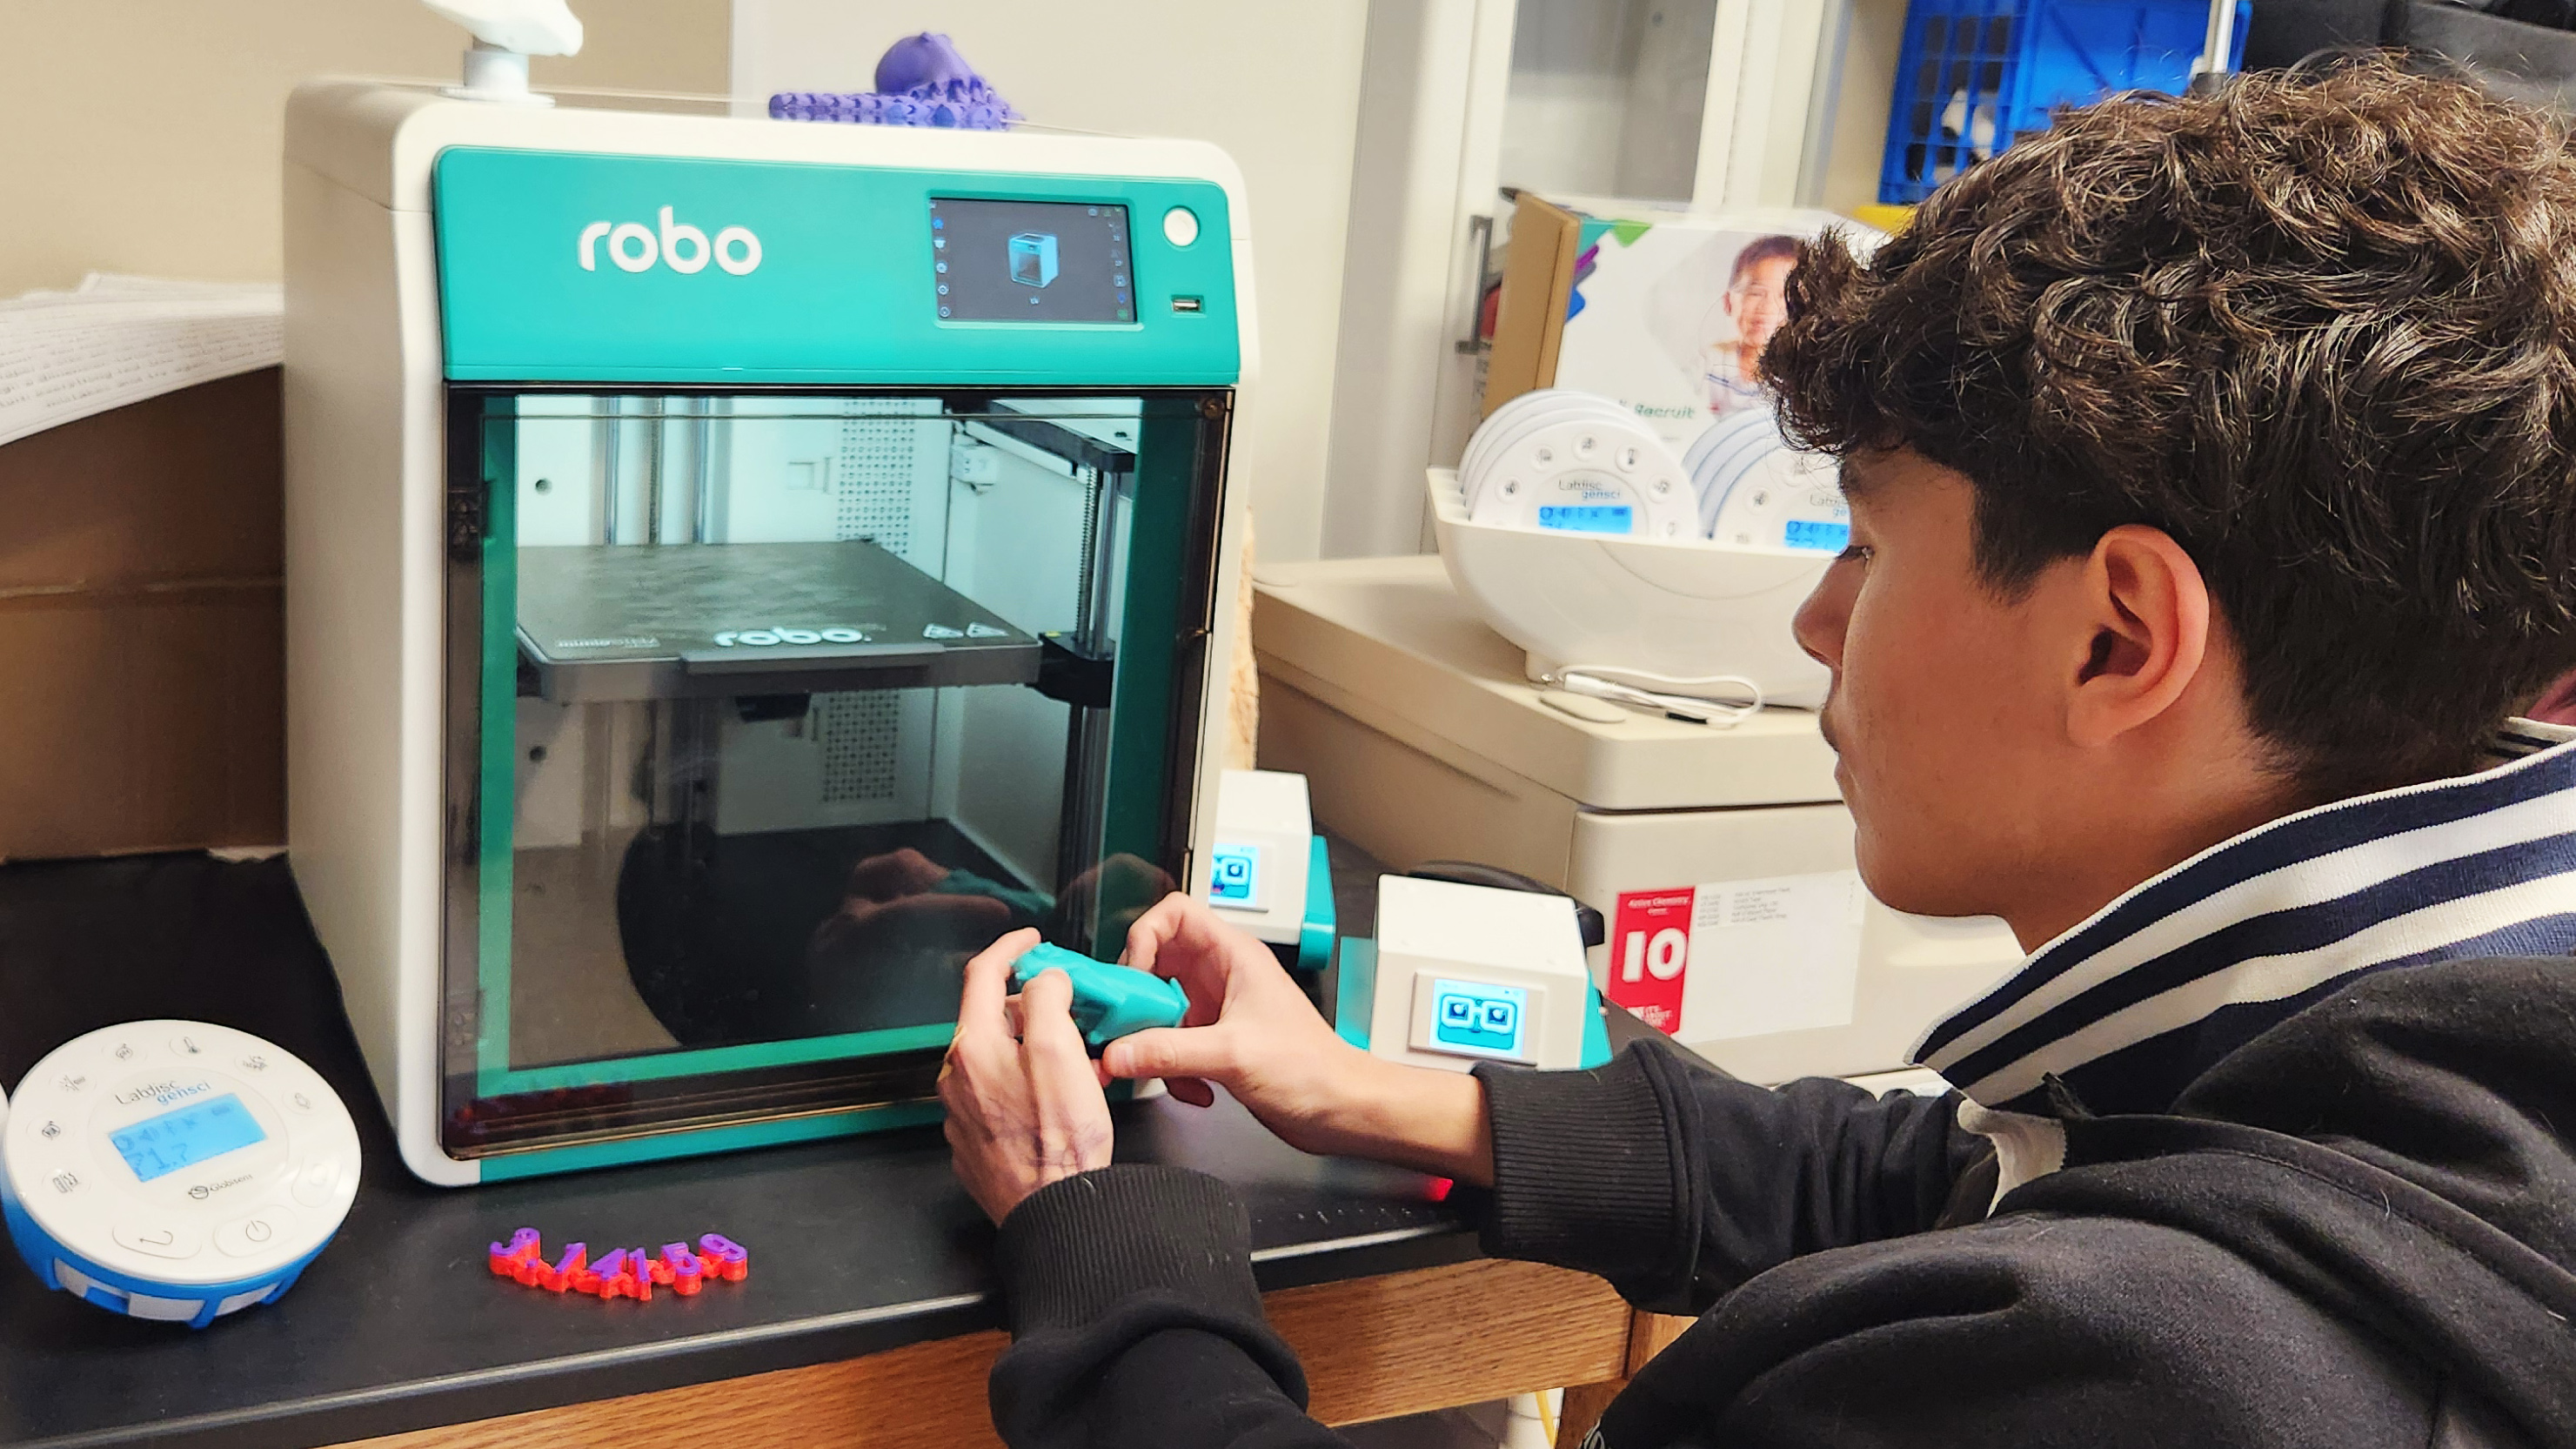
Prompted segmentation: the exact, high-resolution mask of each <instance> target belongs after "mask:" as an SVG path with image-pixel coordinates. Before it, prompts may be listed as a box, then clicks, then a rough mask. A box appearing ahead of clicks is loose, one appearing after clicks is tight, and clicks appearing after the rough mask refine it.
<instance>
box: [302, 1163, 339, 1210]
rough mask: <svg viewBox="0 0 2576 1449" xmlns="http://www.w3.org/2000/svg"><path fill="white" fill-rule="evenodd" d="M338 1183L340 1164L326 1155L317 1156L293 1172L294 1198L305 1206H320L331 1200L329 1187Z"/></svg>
mask: <svg viewBox="0 0 2576 1449" xmlns="http://www.w3.org/2000/svg"><path fill="white" fill-rule="evenodd" d="M339 1185H340V1164H339V1163H337V1162H334V1161H332V1160H331V1159H330V1158H328V1157H317V1158H315V1159H313V1160H312V1161H311V1162H308V1163H306V1164H304V1170H303V1171H302V1172H299V1173H297V1174H295V1200H296V1201H297V1202H300V1203H302V1204H304V1205H305V1206H306V1207H320V1206H322V1204H324V1203H326V1202H329V1201H330V1200H331V1189H333V1188H335V1187H338V1186H339Z"/></svg>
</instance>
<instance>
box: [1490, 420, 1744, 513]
mask: <svg viewBox="0 0 2576 1449" xmlns="http://www.w3.org/2000/svg"><path fill="white" fill-rule="evenodd" d="M1497 416H1499V412H1498V414H1497ZM1507 421H1508V420H1507ZM1487 426H1489V427H1490V426H1493V424H1492V423H1490V422H1489V423H1488V424H1487ZM1476 471H1477V473H1478V476H1476V477H1473V478H1470V477H1467V476H1465V475H1463V474H1462V475H1461V477H1460V479H1459V482H1460V484H1461V485H1462V486H1463V487H1464V488H1465V489H1466V493H1467V500H1468V501H1467V507H1468V512H1469V514H1470V516H1472V517H1473V518H1474V519H1475V521H1476V522H1478V523H1480V524H1486V525H1489V526H1498V527H1507V528H1530V529H1538V530H1542V531H1546V532H1551V533H1587V534H1615V535H1621V536H1628V535H1635V536H1641V537H1646V538H1665V539H1685V538H1691V537H1695V536H1696V535H1697V533H1698V526H1697V525H1698V511H1699V510H1698V500H1697V499H1696V498H1694V497H1693V496H1692V494H1691V491H1690V483H1689V481H1688V479H1687V478H1686V477H1685V476H1684V475H1683V473H1682V470H1681V464H1680V462H1679V460H1677V459H1675V458H1674V457H1673V455H1672V453H1671V451H1670V450H1669V449H1667V448H1665V447H1664V445H1663V441H1662V440H1661V439H1660V438H1657V437H1656V436H1655V435H1654V433H1653V432H1652V431H1651V430H1649V429H1648V428H1647V427H1646V426H1645V425H1644V424H1643V423H1640V422H1638V421H1637V420H1636V419H1635V418H1633V417H1628V416H1625V415H1622V414H1620V413H1618V412H1617V411H1615V410H1613V409H1608V408H1604V409H1601V410H1597V411H1596V410H1593V409H1581V410H1574V411H1554V410H1551V411H1547V412H1543V413H1540V414H1539V415H1537V416H1535V417H1533V418H1530V419H1529V420H1528V421H1527V423H1526V424H1525V426H1523V427H1522V428H1520V429H1519V430H1517V431H1515V432H1512V433H1511V434H1510V435H1509V436H1508V437H1507V438H1506V439H1505V440H1504V441H1503V442H1501V443H1500V444H1497V445H1489V446H1487V447H1486V448H1484V449H1481V450H1479V451H1478V465H1477V470H1476Z"/></svg>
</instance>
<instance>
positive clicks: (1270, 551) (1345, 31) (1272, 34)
mask: <svg viewBox="0 0 2576 1449" xmlns="http://www.w3.org/2000/svg"><path fill="white" fill-rule="evenodd" d="M1367 19H1368V5H1367V0H1303V3H1300V4H1296V5H1272V4H1249V3H1237V0H1080V3H1067V0H943V3H940V4H937V5H923V6H894V5H887V4H883V3H877V0H735V4H734V27H733V88H734V91H735V93H736V94H737V95H738V96H746V97H756V98H766V97H767V96H768V95H770V94H771V93H772V92H775V91H788V90H842V91H848V90H866V89H868V88H869V86H870V82H871V78H872V76H873V75H874V73H875V69H876V62H877V57H878V56H879V55H881V54H883V53H884V51H885V48H886V47H887V46H888V45H890V44H892V43H893V42H894V41H896V40H898V39H900V38H901V37H903V36H904V35H907V34H910V33H912V32H914V31H917V30H919V29H921V28H923V27H924V26H935V27H936V28H938V29H941V30H944V31H946V32H947V33H948V34H949V36H950V37H952V38H953V39H954V40H955V41H956V42H957V47H958V49H959V50H960V51H961V52H963V53H964V55H965V56H966V58H967V60H968V61H970V62H971V63H973V65H974V66H975V67H976V69H977V70H979V71H981V72H982V73H983V74H984V76H985V78H986V79H988V80H990V81H991V82H992V83H993V85H994V87H995V88H996V89H998V90H1000V91H1001V92H1002V94H1003V95H1005V96H1007V97H1008V98H1009V99H1010V101H1011V103H1012V104H1013V105H1015V106H1017V107H1019V108H1020V109H1021V110H1022V111H1024V112H1026V113H1027V114H1028V116H1029V117H1030V119H1031V120H1033V121H1037V122H1041V123H1043V124H1046V125H1050V126H1064V127H1071V128H1074V129H1079V130H1091V131H1107V132H1115V133H1120V134H1126V135H1151V136H1182V137H1194V138H1202V139H1206V140H1210V141H1214V142H1216V143H1217V144H1218V145H1220V146H1223V147H1224V148H1225V149H1226V151H1227V152H1228V153H1229V154H1231V155H1232V156H1233V157H1234V159H1235V162H1236V164H1237V165H1239V166H1241V167H1242V168H1243V175H1244V182H1245V185H1246V187H1247V189H1248V190H1249V192H1250V197H1251V213H1252V226H1253V237H1254V241H1253V278H1254V283H1255V286H1256V288H1257V292H1258V306H1259V309H1260V328H1261V380H1260V386H1259V390H1258V393H1257V395H1256V396H1255V398H1254V399H1253V402H1252V405H1251V409H1250V411H1249V413H1248V415H1247V416H1246V417H1245V418H1244V419H1243V420H1242V426H1241V429H1240V431H1239V432H1238V434H1237V437H1236V443H1235V454H1234V469H1235V477H1236V479H1237V480H1238V483H1239V484H1248V485H1249V491H1250V494H1251V498H1252V503H1253V511H1254V514H1255V518H1256V521H1257V534H1258V538H1259V541H1260V552H1261V556H1262V557H1263V558H1268V559H1300V558H1312V557H1314V556H1315V554H1316V552H1317V548H1318V544H1319V541H1320V539H1321V536H1322V527H1323V502H1324V452H1325V440H1326V438H1327V436H1328V435H1329V432H1330V427H1331V418H1332V393H1333V357H1334V348H1335V337H1336V334H1337V332H1338V330H1339V324H1340V317H1341V291H1342V265H1343V242H1344V232H1345V221H1346V218H1347V216H1348V214H1349V208H1350V190H1351V150H1352V142H1353V136H1354V132H1355V128H1356V126H1357V124H1358V114H1359V84H1360V60H1361V52H1362V41H1363V36H1364V31H1365V28H1366V25H1367Z"/></svg>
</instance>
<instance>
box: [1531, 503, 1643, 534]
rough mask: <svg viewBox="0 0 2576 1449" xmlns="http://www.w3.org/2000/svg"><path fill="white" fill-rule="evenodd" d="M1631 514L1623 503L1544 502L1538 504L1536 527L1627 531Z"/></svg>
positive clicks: (1576, 531) (1609, 531)
mask: <svg viewBox="0 0 2576 1449" xmlns="http://www.w3.org/2000/svg"><path fill="white" fill-rule="evenodd" d="M1635 517H1636V512H1635V510H1633V509H1631V508H1630V507H1629V506H1628V505H1627V504H1624V503H1546V504H1541V505H1540V506H1539V510H1538V526H1539V527H1541V528H1561V529H1564V530H1565V531H1566V532H1568V533H1628V532H1630V531H1632V530H1631V526H1630V520H1631V519H1633V518H1635Z"/></svg>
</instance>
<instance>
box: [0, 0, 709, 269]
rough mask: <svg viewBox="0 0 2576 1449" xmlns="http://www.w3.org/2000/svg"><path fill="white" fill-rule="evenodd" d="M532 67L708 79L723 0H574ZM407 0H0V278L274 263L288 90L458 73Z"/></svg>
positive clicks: (443, 42) (653, 86) (610, 78)
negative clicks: (561, 50)
mask: <svg viewBox="0 0 2576 1449" xmlns="http://www.w3.org/2000/svg"><path fill="white" fill-rule="evenodd" d="M573 8H574V10H575V12H576V13H578V14H579V15H580V16H581V18H582V23H583V25H584V26H585V27H586V29H587V31H588V35H587V38H586V44H585V45H584V46H583V49H582V53H581V54H580V55H577V56H570V57H565V58H562V59H544V58H541V59H539V60H537V61H536V62H535V63H534V66H533V70H534V73H535V78H536V81H537V83H538V84H539V85H545V84H549V83H552V84H558V85H579V86H609V87H623V88H630V89H637V90H677V91H690V92H699V93H721V92H723V91H724V90H725V88H726V81H727V71H728V66H729V64H730V59H729V44H730V40H729V35H730V24H731V15H730V6H729V5H728V4H727V3H726V0H574V6H573ZM465 44H466V36H465V33H464V32H463V31H462V30H460V29H458V28H457V27H455V26H453V25H450V24H449V23H447V22H446V21H444V20H441V19H439V18H438V17H437V16H435V15H432V14H430V13H429V12H428V11H427V10H425V9H423V8H422V7H421V6H420V5H419V4H418V3H416V0H0V297H8V296H15V295H17V294H18V293H20V292H22V291H25V290H27V289H28V288H30V287H62V286H69V285H71V284H72V283H74V282H77V281H78V280H80V276H81V274H82V273H83V272H89V271H111V272H144V273H152V274H158V275H168V276H184V277H206V278H218V279H249V278H263V277H274V276H276V275H277V272H278V159H277V158H278V145H279V138H280V134H281V126H282V122H283V116H284V111H285V106H286V93H287V92H288V91H289V90H290V89H292V88H293V86H294V85H295V83H296V82H297V81H299V80H301V79H303V78H305V77H307V76H313V75H320V74H325V73H331V72H338V73H343V74H350V73H354V74H366V75H408V76H437V77H452V76H453V75H455V73H456V70H457V57H458V54H459V52H461V51H462V50H463V49H464V48H465Z"/></svg>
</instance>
